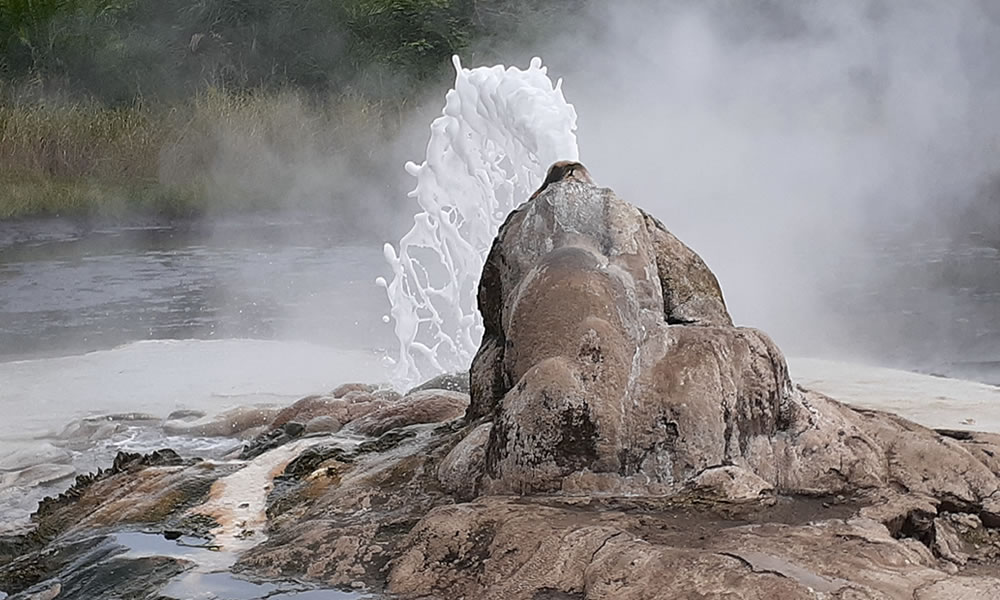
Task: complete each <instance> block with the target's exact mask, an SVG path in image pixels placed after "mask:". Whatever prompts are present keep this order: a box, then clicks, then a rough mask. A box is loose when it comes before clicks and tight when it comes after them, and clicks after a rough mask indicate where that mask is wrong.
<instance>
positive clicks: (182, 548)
mask: <svg viewBox="0 0 1000 600" xmlns="http://www.w3.org/2000/svg"><path fill="white" fill-rule="evenodd" d="M111 537H112V539H113V541H114V543H115V544H117V545H120V546H122V547H123V548H124V549H125V550H126V551H125V553H124V554H121V555H120V557H121V558H140V557H147V556H166V557H172V558H179V559H183V560H188V561H191V562H194V563H195V564H198V565H201V564H210V563H212V562H214V561H216V559H217V556H216V554H217V552H215V551H214V550H213V549H212V547H211V546H206V545H205V543H206V542H205V541H204V540H199V539H197V538H187V537H182V538H180V539H177V540H168V539H166V538H165V537H164V536H162V535H160V534H156V533H142V532H120V533H114V534H112V536H111ZM159 594H160V595H161V596H163V597H166V598H176V599H177V600H195V599H197V600H265V599H269V600H273V599H275V598H277V599H279V600H281V599H284V600H360V599H361V598H365V597H366V595H365V594H364V593H363V592H344V591H339V590H329V589H325V590H324V589H315V588H314V587H312V586H308V585H304V584H301V583H296V582H288V581H277V582H260V583H258V582H253V581H248V580H246V579H240V578H239V577H236V576H234V575H232V574H231V573H229V572H227V571H224V570H220V571H214V572H202V571H198V570H196V571H193V572H187V573H183V574H181V575H179V576H178V577H175V578H174V579H173V580H172V581H170V582H169V583H168V584H167V585H166V586H164V587H163V588H162V589H161V590H160V591H159Z"/></svg>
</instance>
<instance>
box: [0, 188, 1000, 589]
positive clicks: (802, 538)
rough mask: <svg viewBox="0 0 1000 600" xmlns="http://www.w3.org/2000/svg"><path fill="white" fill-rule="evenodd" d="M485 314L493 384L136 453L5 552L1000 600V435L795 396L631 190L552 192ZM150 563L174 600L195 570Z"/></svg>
mask: <svg viewBox="0 0 1000 600" xmlns="http://www.w3.org/2000/svg"><path fill="white" fill-rule="evenodd" d="M479 306H480V310H481V311H482V314H483V320H484V324H485V328H486V332H485V336H484V338H483V341H482V345H481V347H480V350H479V353H478V354H477V355H476V358H475V360H474V362H473V364H472V369H471V372H470V374H469V379H468V380H469V393H468V394H466V393H465V391H464V386H462V385H461V382H460V381H458V380H457V379H456V378H455V377H454V376H446V377H442V378H439V379H436V380H434V381H433V382H429V383H428V384H427V385H424V386H420V388H418V389H415V390H412V391H411V392H409V393H407V394H406V395H404V396H402V397H400V396H399V395H398V394H395V393H393V392H390V391H387V390H384V389H379V388H376V387H374V386H366V385H349V386H342V387H341V388H338V390H335V391H334V393H332V394H329V395H327V396H313V397H309V398H305V399H303V400H300V401H299V402H297V403H295V404H294V405H292V406H290V407H287V408H286V409H284V410H281V411H276V412H273V413H267V416H268V419H269V422H268V424H267V425H266V426H265V428H264V429H265V430H264V431H263V432H257V428H258V427H259V425H257V421H256V420H254V419H243V420H240V419H235V420H234V418H233V416H232V415H229V416H228V417H224V418H226V419H228V421H226V422H225V423H222V425H225V424H226V423H233V422H237V421H238V422H239V423H240V427H235V426H233V425H229V426H228V429H227V427H225V426H224V427H222V428H221V430H223V431H230V432H231V433H233V434H234V435H235V431H232V430H234V429H240V428H242V427H243V425H246V426H247V427H246V429H245V430H244V431H243V432H242V433H240V435H243V436H244V437H252V436H250V435H249V433H250V432H254V433H259V434H258V435H257V437H256V438H254V440H253V441H252V442H251V443H250V444H249V445H248V446H247V447H246V448H245V450H244V451H243V453H242V459H243V460H244V461H245V462H244V463H242V464H243V466H242V468H239V466H240V463H236V464H234V463H233V462H227V463H221V464H219V465H213V464H207V461H204V462H196V461H183V460H181V459H180V458H179V457H175V456H173V455H171V454H168V453H163V454H161V455H158V456H156V457H149V458H139V457H134V456H125V457H123V458H121V459H120V460H119V461H118V462H119V463H120V464H118V463H116V465H115V468H114V469H112V470H111V471H109V472H105V473H101V474H99V475H98V476H97V477H93V478H81V479H79V480H78V484H77V485H76V486H74V488H73V489H71V490H70V491H69V492H67V494H65V495H64V496H62V497H61V498H59V499H57V500H50V501H48V502H47V503H45V504H43V506H42V508H41V509H40V510H39V512H38V513H37V514H36V520H37V522H38V529H37V530H36V531H35V532H34V533H32V534H30V535H28V536H24V537H22V538H18V539H7V540H4V539H0V589H3V590H5V591H8V592H12V593H13V592H22V591H24V590H27V591H24V594H26V595H22V596H21V597H28V595H30V594H33V593H40V592H32V591H31V589H36V590H51V589H55V588H54V587H53V586H54V585H57V584H56V583H53V582H60V581H61V583H58V585H59V586H60V589H61V590H63V594H70V595H72V593H73V592H72V590H85V589H86V590H91V589H92V588H86V587H85V586H84V587H81V586H83V584H82V583H77V582H80V581H96V579H95V578H94V577H95V576H92V575H93V573H95V572H96V573H101V572H103V571H100V569H101V568H102V567H101V565H102V564H103V563H99V562H95V561H91V562H89V563H88V561H87V560H86V559H85V558H81V557H80V556H81V555H80V553H81V552H82V551H83V550H81V549H80V543H79V540H80V539H81V537H83V536H88V535H89V536H93V535H95V533H94V532H95V531H97V532H103V533H102V535H108V532H109V531H116V530H121V528H123V527H125V528H127V527H136V526H142V527H144V528H146V529H147V530H149V529H152V530H154V531H163V532H164V533H170V532H177V534H178V535H179V534H186V535H193V536H201V537H204V538H206V543H212V544H216V545H218V546H220V547H221V548H222V550H223V551H227V550H230V551H234V552H235V551H236V550H238V551H239V555H238V557H234V561H235V564H234V565H233V569H234V570H235V571H238V572H240V573H244V574H246V575H247V576H251V577H268V578H296V579H305V580H308V581H312V582H317V583H320V584H323V585H327V586H335V587H342V588H350V589H362V588H363V589H366V590H368V591H369V592H372V593H375V594H378V593H382V592H387V593H391V594H394V595H395V596H394V597H397V598H402V599H414V600H416V599H424V600H427V599H451V598H484V599H494V598H495V599H501V598H503V599H514V600H557V599H558V600H584V599H586V600H599V599H612V598H614V599H640V598H641V599H654V598H655V599H663V600H666V599H687V598H723V597H724V598H733V599H744V598H745V599H761V598H782V599H784V598H789V599H797V598H803V599H804V598H841V599H865V598H867V599H873V600H874V599H895V598H906V599H908V600H909V599H916V600H931V599H935V598H963V599H979V598H981V599H984V600H985V599H993V598H997V597H1000V529H998V528H1000V477H998V476H1000V436H997V435H990V434H979V433H972V432H964V431H940V432H939V431H934V430H931V429H927V428H925V427H921V426H919V425H916V424H914V423H911V422H908V421H906V420H904V419H901V418H899V417H896V416H894V415H891V414H887V413H882V412H877V411H870V410H860V409H855V408H851V407H849V406H846V405H844V404H841V403H839V402H837V401H836V400H834V399H831V398H828V397H825V396H823V395H820V394H817V393H814V392H811V391H808V390H804V389H800V388H797V387H796V386H794V385H793V384H792V382H791V381H790V380H789V377H788V372H787V368H786V366H785V360H784V358H783V356H782V354H781V352H780V350H779V349H778V348H777V347H776V346H775V344H774V343H773V342H772V341H771V340H770V339H769V338H768V337H767V335H766V334H764V333H762V332H760V331H757V330H754V329H748V328H742V327H734V326H733V324H732V320H731V319H730V317H729V314H728V312H727V310H726V306H725V302H724V301H723V297H722V292H721V289H720V286H719V284H718V282H717V280H716V278H715V276H714V275H713V274H712V272H711V271H710V270H709V268H708V267H707V266H706V265H705V263H704V262H703V261H702V260H701V259H700V258H699V257H698V255H697V254H695V253H694V252H693V251H692V250H691V249H690V248H688V247H687V246H685V245H684V244H683V243H681V242H680V241H679V240H677V238H675V237H674V236H673V235H671V234H670V233H669V232H668V231H667V230H666V228H665V227H664V226H663V225H662V224H661V223H660V222H659V221H657V220H656V219H654V218H653V217H651V216H649V215H647V214H645V213H644V212H642V211H641V210H640V209H638V208H636V207H635V206H632V205H630V204H628V203H626V202H624V201H623V200H621V199H620V198H618V197H617V196H616V195H615V194H614V193H613V192H612V191H611V190H609V189H606V188H601V187H598V186H597V185H594V184H593V183H591V182H590V181H588V180H583V179H575V178H573V179H569V180H561V181H552V182H549V184H548V185H547V186H546V187H545V188H544V189H543V190H541V191H540V193H538V195H537V197H535V198H534V199H532V200H531V201H529V202H526V203H525V204H524V205H522V206H521V207H520V208H518V209H517V210H516V211H514V212H513V213H511V215H510V216H509V218H508V219H507V221H506V223H505V224H504V225H503V227H502V228H501V230H500V233H499V235H498V236H497V239H496V242H495V243H494V245H493V248H492V251H491V252H490V255H489V258H488V260H487V262H486V265H485V268H484V272H483V277H482V280H481V285H480V289H479ZM463 412H464V416H462V415H463ZM263 415H264V413H259V414H258V417H260V418H263ZM255 418H256V417H255ZM244 421H246V422H245V423H244ZM203 425H204V424H202V423H198V427H202V426H203ZM362 436H367V437H362ZM376 436H378V437H376ZM237 468H239V470H235V471H234V469H237ZM261 478H264V479H261ZM265 484H266V486H265ZM262 490H263V491H262ZM154 491H155V493H153V492H154ZM241 501H242V504H241ZM126 508H127V510H126ZM240 511H243V512H240ZM74 544H75V545H74ZM101 547H102V548H104V547H105V546H101ZM102 552H104V553H103V554H101V556H102V557H105V559H106V557H107V556H111V555H113V552H112V551H110V550H107V551H102ZM88 556H89V555H88ZM154 567H155V569H154ZM135 568H136V569H137V571H136V572H137V573H140V574H141V576H143V577H146V578H147V581H148V582H152V583H148V584H147V585H148V586H153V587H152V588H149V589H154V590H155V586H154V583H155V584H156V585H160V584H162V581H164V578H169V577H173V576H174V575H175V574H176V573H177V572H180V571H183V570H184V569H189V568H193V567H191V566H190V565H187V564H185V563H183V562H180V561H176V560H172V561H170V562H168V563H164V564H159V563H156V564H155V565H145V566H143V565H137V566H136V567H135ZM73 569H75V571H73ZM88 569H89V570H88ZM153 571H155V572H156V573H160V576H159V577H160V578H159V579H157V578H156V577H153V576H152V575H150V573H151V572H153ZM88 573H89V575H86V574H88ZM84 575H86V576H84ZM53 576H59V577H60V578H61V579H52V578H53ZM31 586H36V588H31ZM78 593H80V594H82V593H83V591H79V592H78ZM59 597H60V598H61V597H63V596H59Z"/></svg>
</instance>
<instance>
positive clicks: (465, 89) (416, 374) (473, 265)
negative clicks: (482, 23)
mask: <svg viewBox="0 0 1000 600" xmlns="http://www.w3.org/2000/svg"><path fill="white" fill-rule="evenodd" d="M453 60H454V64H455V70H456V77H455V88H454V89H452V90H451V91H449V92H448V94H447V96H446V97H445V106H444V110H443V111H442V114H441V116H440V117H438V118H437V119H435V120H434V122H433V123H432V124H431V137H430V141H429V142H428V144H427V156H426V158H425V160H424V162H423V164H420V165H417V164H415V163H412V162H409V163H407V164H406V170H407V172H408V173H410V174H411V175H413V176H414V177H416V178H417V187H416V188H415V189H414V190H413V191H412V192H410V194H409V195H410V197H412V198H416V199H417V203H418V204H419V205H420V208H421V209H422V212H420V213H418V214H417V215H416V216H415V217H414V219H413V220H414V224H413V228H412V229H411V230H410V231H409V232H408V233H407V234H406V235H404V236H403V238H402V239H400V241H399V251H398V253H397V251H396V249H395V248H393V246H392V245H391V244H386V245H385V249H384V252H385V258H386V260H387V261H388V262H389V265H390V267H391V268H392V272H393V278H392V281H388V282H387V281H386V280H385V279H384V278H382V277H379V278H378V280H377V283H378V284H379V285H381V286H383V287H385V289H386V293H387V295H388V297H389V302H390V304H391V305H392V307H391V309H390V315H391V318H392V320H394V321H395V333H396V337H397V338H398V340H399V355H398V357H397V358H395V359H390V360H392V362H393V364H394V368H393V373H392V379H393V382H394V383H395V384H396V385H397V386H399V387H404V386H407V385H410V384H413V383H415V382H418V381H419V380H421V379H422V378H427V377H430V376H433V375H436V374H438V373H442V372H447V371H454V370H459V369H462V370H464V369H467V368H468V367H469V363H470V362H471V361H472V357H473V356H474V355H475V353H476V350H477V349H478V348H479V342H480V339H481V338H482V332H483V327H482V318H481V316H480V315H479V311H478V310H477V308H476V290H477V288H478V284H479V276H480V274H481V273H482V270H483V263H484V262H485V260H486V254H487V253H488V252H489V249H490V245H491V244H492V243H493V238H494V237H496V234H497V230H498V229H499V228H500V224H501V223H503V221H504V219H505V218H506V217H507V214H508V213H509V212H510V211H511V210H512V209H514V208H515V207H516V206H517V205H518V204H520V203H521V202H523V201H524V200H526V199H527V198H528V196H529V195H530V194H531V193H532V192H533V191H534V190H535V188H537V187H538V185H539V184H540V183H541V181H542V177H544V175H545V170H546V168H547V167H548V166H549V165H550V164H552V163H553V162H556V161H558V160H577V158H578V154H579V152H578V150H577V145H576V135H575V134H574V131H575V130H576V111H575V110H574V109H573V105H572V104H569V103H567V102H566V99H565V98H564V97H563V93H562V80H559V81H557V82H556V83H555V85H553V83H552V80H551V79H549V77H548V75H547V74H546V68H545V67H543V66H542V61H541V59H539V58H533V59H532V60H531V63H530V65H529V67H528V68H527V69H526V70H523V71H522V70H521V69H518V68H516V67H510V68H506V69H505V68H504V67H503V65H497V66H493V67H479V68H476V69H471V70H470V69H464V68H462V65H461V63H460V61H459V59H458V57H457V56H456V57H455V58H454V59H453ZM389 318H390V317H389V315H387V316H386V317H384V320H385V321H386V322H388V320H389Z"/></svg>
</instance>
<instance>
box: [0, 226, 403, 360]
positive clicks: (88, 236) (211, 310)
mask: <svg viewBox="0 0 1000 600" xmlns="http://www.w3.org/2000/svg"><path fill="white" fill-rule="evenodd" d="M51 227H52V229H54V230H55V231H50V230H49V227H47V226H46V225H45V223H34V224H21V225H18V224H4V223H0V340H2V341H3V343H0V360H3V359H8V360H9V359H12V358H25V357H30V356H53V355H65V354H79V353H82V352H87V351H93V350H102V349H108V348H112V347H115V346H118V345H120V344H123V343H128V342H132V341H136V340H150V339H192V338H193V339H228V338H253V339H279V340H280V339H289V340H302V341H311V342H314V343H321V344H324V345H330V346H337V347H341V348H350V349H381V348H385V347H386V345H387V344H391V343H392V342H393V340H394V338H393V336H392V329H391V327H389V326H388V325H386V324H384V323H383V322H382V321H381V320H380V319H379V318H378V315H377V314H373V312H374V311H376V310H384V309H387V308H388V304H387V302H386V300H385V293H384V291H383V290H381V289H380V288H378V287H377V286H376V285H375V283H374V280H375V277H376V276H377V275H384V274H385V271H386V268H385V266H384V263H383V261H382V257H381V250H380V248H379V245H378V244H377V243H374V242H373V243H369V244H356V243H354V244H351V243H344V242H343V241H342V240H336V239H333V238H332V237H330V236H329V234H327V233H326V231H327V230H328V229H329V224H328V223H323V222H310V221H300V222H295V221H282V220H277V219H270V220H269V219H266V218H263V217H261V218H255V219H250V218H247V219H244V220H228V221H222V222H215V223H212V224H210V225H209V224H202V225H186V226H174V227H153V228H138V229H137V228H117V229H104V230H96V231H80V230H74V229H72V228H69V229H68V230H61V229H60V228H59V227H57V226H54V225H53V226H51ZM64 227H66V226H64ZM382 307H384V309H383V308H382Z"/></svg>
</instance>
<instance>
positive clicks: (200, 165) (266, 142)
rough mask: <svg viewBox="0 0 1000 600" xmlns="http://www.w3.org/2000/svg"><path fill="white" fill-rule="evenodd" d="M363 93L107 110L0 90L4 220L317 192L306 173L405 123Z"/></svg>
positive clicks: (266, 203)
mask: <svg viewBox="0 0 1000 600" xmlns="http://www.w3.org/2000/svg"><path fill="white" fill-rule="evenodd" d="M401 119H402V116H401V109H400V108H399V107H398V106H392V105H390V104H388V103H377V102H372V101H368V100H366V99H365V98H361V97H352V96H343V95H342V96H338V97H331V98H310V97H307V96H306V95H303V94H301V93H297V92H237V93H230V92H226V91H223V90H217V89H210V90H208V91H205V92H203V93H201V94H199V95H197V96H195V97H193V98H191V99H190V100H188V101H186V102H184V103H181V104H178V105H174V106H148V105H144V104H141V103H136V104H134V105H131V106H126V107H118V108H108V107H103V106H100V105H97V104H86V103H78V102H77V103H59V102H52V101H49V102H39V101H32V100H20V99H18V98H16V97H15V96H14V95H13V94H10V93H7V94H6V95H0V219H15V218H24V217H32V216H44V215H61V216H69V217H73V216H80V217H100V218H109V219H115V218H124V217H127V216H130V215H157V216H166V217H176V216H192V215H198V214H204V213H206V212H237V211H251V210H258V209H264V208H271V207H275V206H278V205H282V206H287V205H288V203H294V202H304V201H309V200H310V198H309V196H310V194H312V195H314V196H315V195H318V194H321V192H322V190H321V189H319V188H321V187H322V186H321V185H319V184H317V185H315V186H314V187H316V188H317V189H316V190H312V191H309V190H305V191H303V183H302V180H303V173H309V172H315V173H317V174H322V173H323V172H324V171H329V167H328V165H331V164H334V163H338V164H350V163H351V161H352V157H353V156H354V155H356V154H358V153H359V152H358V149H359V148H366V147H369V148H370V147H372V146H373V145H375V144H377V143H378V142H379V141H381V140H384V139H386V138H387V136H388V135H389V134H391V133H392V132H393V131H394V130H395V129H396V128H397V127H398V126H399V124H400V123H401Z"/></svg>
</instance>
